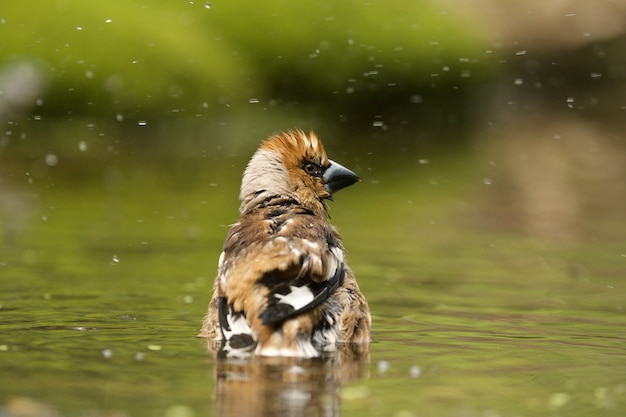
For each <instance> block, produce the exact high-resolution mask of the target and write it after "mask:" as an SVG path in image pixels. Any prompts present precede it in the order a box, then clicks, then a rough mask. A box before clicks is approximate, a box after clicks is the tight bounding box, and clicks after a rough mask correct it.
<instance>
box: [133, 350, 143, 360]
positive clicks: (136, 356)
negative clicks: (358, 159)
mask: <svg viewBox="0 0 626 417" xmlns="http://www.w3.org/2000/svg"><path fill="white" fill-rule="evenodd" d="M143 358H144V354H143V352H137V353H135V360H136V361H137V362H141V361H142V360H143Z"/></svg>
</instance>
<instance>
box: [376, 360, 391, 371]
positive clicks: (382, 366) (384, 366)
mask: <svg viewBox="0 0 626 417" xmlns="http://www.w3.org/2000/svg"><path fill="white" fill-rule="evenodd" d="M377 368H378V371H379V372H387V371H388V370H389V362H387V361H378V364H377Z"/></svg>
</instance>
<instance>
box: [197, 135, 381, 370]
mask: <svg viewBox="0 0 626 417" xmlns="http://www.w3.org/2000/svg"><path fill="white" fill-rule="evenodd" d="M358 180H359V178H358V177H357V175H356V174H355V173H354V172H352V171H350V170H349V169H347V168H344V167H343V166H341V165H339V164H338V163H336V162H334V161H331V160H330V159H328V157H327V156H326V152H325V151H324V146H323V145H322V142H321V141H320V140H319V139H318V138H317V136H316V135H315V134H314V133H312V132H311V133H310V134H309V135H308V136H307V135H306V134H305V133H304V132H302V131H300V130H295V131H288V132H285V133H282V134H279V135H275V136H271V137H270V138H269V139H267V140H266V141H265V142H263V143H262V144H261V146H260V147H259V149H258V150H257V151H256V152H255V154H254V155H253V156H252V159H251V160H250V162H249V163H248V166H247V168H246V170H245V172H244V174H243V179H242V183H241V192H240V194H239V199H240V201H241V205H240V206H239V213H240V218H239V222H237V223H235V224H234V225H232V226H231V228H230V230H229V231H228V234H227V236H226V241H225V243H224V248H223V249H224V250H223V252H222V254H221V255H220V258H219V264H218V273H217V277H216V279H215V287H214V293H213V297H212V298H211V301H210V303H209V307H208V313H207V315H206V317H205V319H204V322H203V326H202V331H201V333H200V335H199V336H201V337H206V338H208V339H209V345H211V342H219V343H221V349H220V352H221V354H222V355H223V356H226V357H247V356H250V355H252V354H256V355H261V356H297V357H306V358H310V357H316V356H320V354H321V353H322V352H329V351H333V350H335V347H336V344H337V343H359V344H366V343H369V340H370V327H371V318H370V312H369V308H368V306H367V302H366V301H365V298H364V297H363V294H362V293H361V291H360V290H359V286H358V285H357V282H356V280H355V278H354V275H353V273H352V271H351V270H350V268H348V265H347V264H346V261H345V251H344V248H343V245H342V243H341V237H340V236H339V233H338V231H337V229H336V228H335V227H334V226H332V225H331V224H330V223H329V221H328V213H327V207H326V204H325V200H332V195H333V194H334V193H335V192H337V191H339V190H341V189H342V188H345V187H348V186H350V185H352V184H354V183H355V182H357V181H358Z"/></svg>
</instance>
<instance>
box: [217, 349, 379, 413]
mask: <svg viewBox="0 0 626 417" xmlns="http://www.w3.org/2000/svg"><path fill="white" fill-rule="evenodd" d="M216 357H217V359H216V365H215V369H216V379H217V383H216V389H215V403H216V407H217V415H219V416H224V417H227V416H232V417H235V416H236V417H242V416H338V415H339V405H340V392H341V386H342V385H343V384H345V383H347V382H351V381H357V380H359V379H362V378H366V377H367V367H366V366H365V365H366V364H367V363H368V362H369V347H368V346H367V345H366V346H363V345H345V346H340V347H339V348H338V350H337V351H336V352H333V353H329V354H326V355H325V356H323V357H320V358H313V359H299V358H284V357H259V356H251V357H249V358H243V359H242V358H223V357H220V355H219V353H218V354H217V355H216Z"/></svg>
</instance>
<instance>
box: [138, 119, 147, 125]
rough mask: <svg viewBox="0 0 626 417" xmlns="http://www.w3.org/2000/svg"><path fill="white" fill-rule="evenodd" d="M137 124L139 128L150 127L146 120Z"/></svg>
mask: <svg viewBox="0 0 626 417" xmlns="http://www.w3.org/2000/svg"><path fill="white" fill-rule="evenodd" d="M137 124H138V125H139V126H147V125H148V122H146V121H145V120H140V121H139V122H138V123H137Z"/></svg>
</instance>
